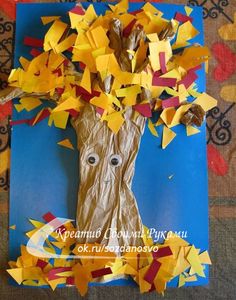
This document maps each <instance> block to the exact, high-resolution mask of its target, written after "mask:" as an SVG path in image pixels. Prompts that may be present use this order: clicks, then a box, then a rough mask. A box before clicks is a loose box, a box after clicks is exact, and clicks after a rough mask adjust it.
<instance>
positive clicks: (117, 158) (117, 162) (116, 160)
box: [110, 154, 122, 167]
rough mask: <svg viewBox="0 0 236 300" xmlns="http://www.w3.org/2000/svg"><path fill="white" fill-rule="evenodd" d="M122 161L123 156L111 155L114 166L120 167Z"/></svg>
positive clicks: (111, 162)
mask: <svg viewBox="0 0 236 300" xmlns="http://www.w3.org/2000/svg"><path fill="white" fill-rule="evenodd" d="M121 163H122V158H121V156H120V155H118V154H113V155H112V156H111V157H110V164H111V165H112V166H113V167H119V166H120V165H121Z"/></svg>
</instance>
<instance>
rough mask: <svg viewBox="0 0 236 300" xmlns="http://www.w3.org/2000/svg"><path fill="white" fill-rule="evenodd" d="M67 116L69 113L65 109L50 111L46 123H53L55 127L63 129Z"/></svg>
mask: <svg viewBox="0 0 236 300" xmlns="http://www.w3.org/2000/svg"><path fill="white" fill-rule="evenodd" d="M68 118H69V113H68V112H66V111H58V112H52V113H51V115H50V117H49V120H48V125H49V126H51V125H52V123H54V126H55V127H58V128H61V129H65V128H66V125H67V121H68Z"/></svg>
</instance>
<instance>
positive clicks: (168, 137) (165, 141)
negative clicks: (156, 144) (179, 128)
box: [162, 126, 176, 149]
mask: <svg viewBox="0 0 236 300" xmlns="http://www.w3.org/2000/svg"><path fill="white" fill-rule="evenodd" d="M175 137H176V133H175V132H174V131H172V130H171V129H169V128H168V127H166V126H164V129H163V137H162V149H165V148H166V147H167V146H168V145H169V144H170V142H171V141H172V140H173V139H174V138H175Z"/></svg>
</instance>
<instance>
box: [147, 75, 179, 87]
mask: <svg viewBox="0 0 236 300" xmlns="http://www.w3.org/2000/svg"><path fill="white" fill-rule="evenodd" d="M176 81H177V79H176V78H162V77H159V76H157V75H155V73H154V75H153V78H152V85H155V86H168V87H174V86H175V85H176Z"/></svg>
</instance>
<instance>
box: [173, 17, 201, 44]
mask: <svg viewBox="0 0 236 300" xmlns="http://www.w3.org/2000/svg"><path fill="white" fill-rule="evenodd" d="M198 34H199V32H198V31H197V30H196V28H195V27H194V26H193V25H192V23H191V22H190V21H187V22H185V23H183V24H182V25H180V26H179V30H178V33H177V38H176V42H175V44H174V45H173V49H176V48H180V47H185V46H186V45H188V43H187V41H189V40H191V39H192V38H194V37H195V36H196V35H198Z"/></svg>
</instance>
